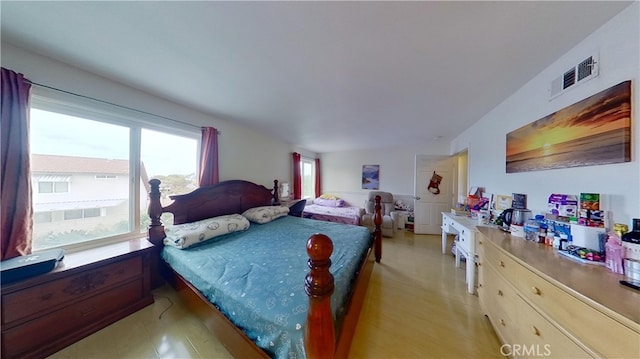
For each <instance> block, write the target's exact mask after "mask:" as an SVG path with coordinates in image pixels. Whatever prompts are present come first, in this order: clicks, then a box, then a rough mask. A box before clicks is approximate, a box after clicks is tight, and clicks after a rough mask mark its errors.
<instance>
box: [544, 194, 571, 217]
mask: <svg viewBox="0 0 640 359" xmlns="http://www.w3.org/2000/svg"><path fill="white" fill-rule="evenodd" d="M547 209H548V211H549V213H551V214H555V215H557V216H564V217H577V213H578V198H576V196H573V195H570V194H555V193H554V194H552V195H551V196H549V203H548V207H547Z"/></svg>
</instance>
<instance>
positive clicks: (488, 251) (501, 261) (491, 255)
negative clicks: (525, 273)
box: [481, 243, 523, 284]
mask: <svg viewBox="0 0 640 359" xmlns="http://www.w3.org/2000/svg"><path fill="white" fill-rule="evenodd" d="M481 246H483V252H484V255H485V260H484V261H483V262H484V263H483V265H491V266H493V268H495V269H496V271H497V272H498V273H499V274H500V275H502V276H503V277H504V278H505V279H506V280H507V281H508V282H509V283H511V284H514V283H516V282H517V281H519V280H520V279H519V276H520V272H521V271H522V269H523V268H522V265H520V264H518V263H517V262H516V261H515V260H513V259H511V258H510V257H509V256H508V255H507V254H505V253H503V252H502V251H500V250H499V249H498V248H496V247H495V246H494V245H492V244H486V245H485V243H483V244H481Z"/></svg>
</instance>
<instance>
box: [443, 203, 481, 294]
mask: <svg viewBox="0 0 640 359" xmlns="http://www.w3.org/2000/svg"><path fill="white" fill-rule="evenodd" d="M477 225H478V221H477V220H475V219H471V218H469V217H466V216H457V215H455V214H453V213H451V212H442V254H445V253H446V251H447V234H449V233H451V234H459V235H460V236H459V239H458V241H457V242H456V250H455V253H453V254H454V255H455V257H456V267H460V256H461V255H462V256H463V257H465V258H466V260H467V269H466V282H467V292H469V293H470V294H474V293H475V290H476V288H475V287H476V260H475V253H476V226H477Z"/></svg>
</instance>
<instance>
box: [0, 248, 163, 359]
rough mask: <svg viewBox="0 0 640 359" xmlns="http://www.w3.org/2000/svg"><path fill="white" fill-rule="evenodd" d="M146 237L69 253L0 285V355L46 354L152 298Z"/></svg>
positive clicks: (149, 301)
mask: <svg viewBox="0 0 640 359" xmlns="http://www.w3.org/2000/svg"><path fill="white" fill-rule="evenodd" d="M152 248H153V245H152V244H151V243H149V242H148V241H147V240H146V239H145V238H142V239H135V240H131V241H127V242H121V243H116V244H111V245H107V246H103V247H100V248H94V249H90V250H84V251H79V252H75V253H68V254H66V255H65V258H64V260H63V262H62V263H61V264H60V265H59V266H58V268H56V269H55V270H53V271H52V272H50V273H47V274H44V275H41V276H37V277H33V278H29V279H26V280H22V281H18V282H14V283H8V284H6V285H5V284H3V285H2V358H18V357H20V358H24V357H36V358H38V357H45V356H47V355H50V354H52V353H55V352H56V351H58V350H60V349H62V348H64V347H66V346H68V345H70V344H72V343H74V342H76V341H78V340H80V339H82V338H84V337H86V336H88V335H89V334H91V333H94V332H96V331H98V330H100V329H102V328H104V327H106V326H107V325H109V324H112V323H114V322H116V321H117V320H119V319H121V318H123V317H125V316H127V315H129V314H131V313H133V312H135V311H137V310H139V309H141V308H143V307H145V306H147V305H149V304H151V303H153V297H152V295H151V288H150V284H151V283H150V282H151V273H150V262H151V253H152Z"/></svg>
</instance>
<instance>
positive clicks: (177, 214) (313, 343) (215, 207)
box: [149, 179, 382, 359]
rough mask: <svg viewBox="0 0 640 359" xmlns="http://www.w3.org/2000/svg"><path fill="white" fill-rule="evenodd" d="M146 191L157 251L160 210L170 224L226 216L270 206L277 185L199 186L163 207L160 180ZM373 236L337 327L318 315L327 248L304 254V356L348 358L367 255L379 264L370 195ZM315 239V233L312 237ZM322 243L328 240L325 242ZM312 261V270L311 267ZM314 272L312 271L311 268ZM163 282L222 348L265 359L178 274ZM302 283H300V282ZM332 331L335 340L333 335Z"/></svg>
mask: <svg viewBox="0 0 640 359" xmlns="http://www.w3.org/2000/svg"><path fill="white" fill-rule="evenodd" d="M149 184H150V185H151V192H150V193H149V198H150V201H149V217H150V218H151V225H150V226H149V241H151V242H152V243H153V244H155V245H156V246H158V247H162V246H163V245H164V244H163V239H164V238H165V237H166V235H165V232H164V227H163V225H162V222H161V221H160V216H161V215H162V213H163V212H171V213H173V215H174V224H182V223H190V222H194V221H198V220H202V219H205V218H211V217H216V216H221V215H226V214H232V213H243V212H244V211H245V210H247V209H249V208H254V207H258V206H264V205H270V204H271V203H274V200H275V199H277V189H278V185H277V181H274V188H273V190H270V189H268V188H266V187H264V186H260V185H257V184H255V183H251V182H248V181H243V180H230V181H224V182H220V183H218V184H216V185H213V186H206V187H200V188H198V189H196V190H194V191H193V192H191V193H188V194H184V195H175V196H171V199H173V200H174V201H173V203H171V204H170V205H168V206H166V207H163V206H162V204H161V202H160V181H159V180H157V179H152V180H150V181H149ZM375 200H376V205H375V215H374V223H375V230H374V233H373V238H374V241H373V243H372V247H373V248H371V247H370V248H369V249H368V251H367V254H366V258H365V259H364V260H363V262H362V264H361V266H360V270H359V271H358V277H357V278H356V279H355V281H354V288H353V291H352V297H351V299H350V301H349V304H348V308H347V313H346V314H345V317H344V319H343V322H342V325H341V327H339V328H336V327H335V326H334V322H333V318H332V316H326V315H323V313H324V312H325V310H326V307H325V306H326V305H328V303H329V302H330V296H331V293H332V292H333V289H332V288H333V280H331V281H328V280H326V278H325V275H323V274H322V273H323V272H324V269H322V268H323V265H324V264H322V263H325V264H329V263H330V260H329V258H328V257H326V258H325V257H323V256H324V255H326V254H327V253H329V254H331V249H328V248H315V250H313V251H312V252H309V254H311V253H314V256H315V258H310V261H309V263H310V267H311V271H310V273H309V275H308V276H307V278H306V282H305V285H306V287H305V289H306V292H307V294H308V295H309V302H310V306H309V312H308V316H307V322H306V323H305V349H306V353H307V357H308V358H310V359H315V358H333V357H335V358H346V357H347V356H348V354H349V349H350V346H351V339H352V337H353V333H354V332H355V327H356V324H357V322H358V317H359V315H360V310H361V308H362V305H363V303H364V299H365V295H366V292H367V286H368V283H369V278H370V277H371V272H372V271H373V265H374V264H373V263H374V262H373V259H372V252H375V254H374V255H375V261H376V262H380V260H381V255H382V244H381V243H382V231H381V224H382V215H381V206H380V196H376V198H375ZM314 236H315V235H314ZM327 239H328V238H327ZM311 243H312V241H311V240H310V241H309V242H308V243H307V249H309V246H323V247H325V246H331V248H332V246H333V244H332V243H331V240H328V241H325V240H321V241H315V242H313V243H315V244H311ZM312 262H313V263H314V264H313V267H312V266H311V264H312ZM317 268H320V269H319V270H318V271H315V269H317ZM167 269H168V271H167V276H168V278H167V280H168V281H169V283H170V284H171V285H172V286H173V287H174V288H176V290H177V291H178V292H179V293H180V295H181V296H182V297H183V298H184V299H185V302H186V303H187V305H188V307H190V308H191V309H192V310H193V311H194V312H195V313H196V314H197V315H198V317H199V318H200V319H201V320H202V322H203V323H204V325H205V326H206V327H207V329H209V331H210V332H211V333H212V334H214V335H215V336H216V337H217V338H218V339H220V341H221V342H222V343H223V344H224V346H225V348H226V349H227V350H228V351H229V352H230V353H231V355H233V356H234V357H237V358H268V357H269V356H268V355H267V353H266V352H264V351H263V350H262V349H260V347H258V346H257V345H256V344H255V343H254V342H253V341H251V339H249V338H248V337H247V336H246V335H245V334H244V332H243V331H242V330H241V329H240V328H238V327H236V326H235V325H234V324H233V323H232V322H231V321H230V320H229V319H228V318H227V317H226V316H225V315H224V314H223V313H222V312H221V311H220V310H219V309H218V308H217V307H216V306H215V305H214V304H212V303H210V302H209V301H208V300H207V299H206V298H205V297H204V296H202V294H200V292H199V291H198V290H197V289H196V288H195V287H194V286H193V285H191V284H190V283H189V282H188V281H186V280H185V279H184V278H183V277H182V276H180V275H179V274H177V273H176V272H174V271H173V270H171V269H170V268H167ZM301 285H302V283H301ZM336 329H337V336H335V335H333V334H334V331H336Z"/></svg>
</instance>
